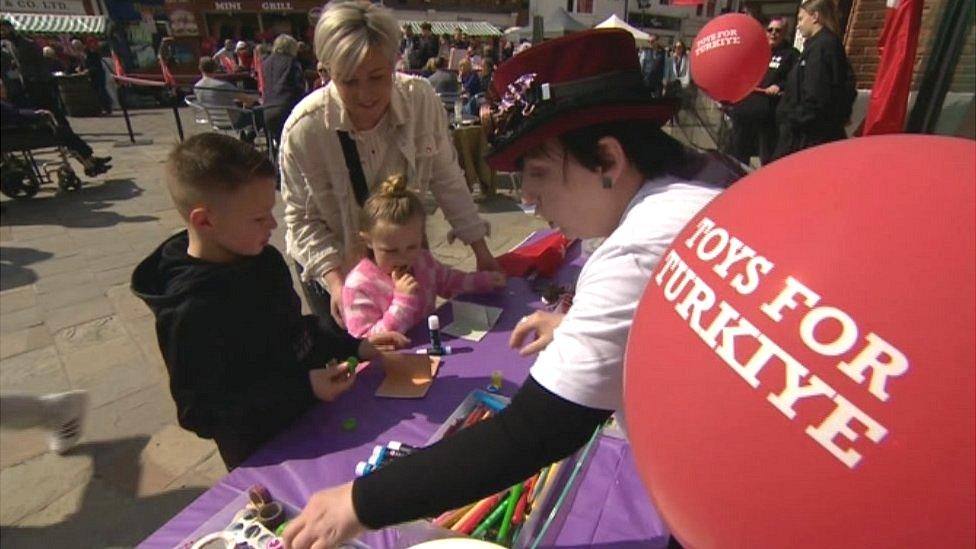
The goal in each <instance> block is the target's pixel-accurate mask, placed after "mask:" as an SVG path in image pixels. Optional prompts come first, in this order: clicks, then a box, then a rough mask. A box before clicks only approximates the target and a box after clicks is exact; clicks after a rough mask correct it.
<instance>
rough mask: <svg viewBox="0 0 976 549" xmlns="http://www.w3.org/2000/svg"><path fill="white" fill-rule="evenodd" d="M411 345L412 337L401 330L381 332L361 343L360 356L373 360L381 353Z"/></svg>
mask: <svg viewBox="0 0 976 549" xmlns="http://www.w3.org/2000/svg"><path fill="white" fill-rule="evenodd" d="M408 345H410V338H408V337H407V336H405V335H403V334H401V333H400V332H379V333H376V334H373V335H370V336H367V337H366V340H365V341H363V342H362V343H360V344H359V358H361V359H363V360H373V359H375V358H379V357H380V354H381V353H389V352H392V351H395V350H397V349H403V348H405V347H407V346H408Z"/></svg>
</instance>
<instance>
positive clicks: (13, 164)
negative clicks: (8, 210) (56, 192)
mask: <svg viewBox="0 0 976 549" xmlns="http://www.w3.org/2000/svg"><path fill="white" fill-rule="evenodd" d="M0 131H2V133H3V140H0V193H3V194H5V195H6V196H9V197H10V198H15V199H27V198H31V197H33V196H34V195H36V194H37V192H38V191H39V190H40V189H41V185H43V184H46V183H47V184H49V183H57V185H58V188H59V189H61V190H62V191H73V190H76V189H79V188H81V185H82V181H81V179H80V178H79V177H78V175H77V174H76V173H75V171H74V168H72V167H71V164H69V163H68V155H69V154H70V153H69V152H68V150H67V149H66V148H65V147H64V146H63V145H61V144H59V142H58V138H57V136H56V133H55V129H54V122H53V121H43V122H36V123H32V124H29V125H25V126H3V128H2V130H0ZM51 148H54V149H56V150H57V152H58V155H59V156H60V160H55V161H49V162H44V163H43V164H38V161H37V159H35V158H34V151H36V150H39V149H51Z"/></svg>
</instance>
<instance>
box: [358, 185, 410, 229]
mask: <svg viewBox="0 0 976 549" xmlns="http://www.w3.org/2000/svg"><path fill="white" fill-rule="evenodd" d="M416 217H419V218H420V219H426V217H427V213H426V212H425V211H424V204H423V202H421V201H420V197H419V196H417V193H415V192H413V191H411V190H409V189H407V180H406V178H405V177H403V176H402V175H394V176H391V177H389V178H387V180H386V181H384V182H383V183H381V184H380V188H379V191H378V192H376V193H374V194H373V195H372V196H370V197H369V198H367V199H366V203H365V204H363V209H362V213H361V215H360V222H359V227H360V229H361V230H362V231H363V232H366V233H368V232H369V231H371V230H373V227H375V226H376V224H377V223H378V222H380V221H383V222H385V223H389V224H391V225H406V224H407V223H409V222H410V221H411V220H413V219H414V218H416Z"/></svg>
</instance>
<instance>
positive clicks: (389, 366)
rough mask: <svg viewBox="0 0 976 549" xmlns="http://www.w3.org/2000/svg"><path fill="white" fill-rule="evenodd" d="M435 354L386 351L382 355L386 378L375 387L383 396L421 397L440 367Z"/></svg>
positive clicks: (439, 361) (378, 394)
mask: <svg viewBox="0 0 976 549" xmlns="http://www.w3.org/2000/svg"><path fill="white" fill-rule="evenodd" d="M440 363H441V359H440V357H437V356H429V355H411V354H404V353H387V354H384V355H383V370H384V371H386V378H385V379H384V380H383V383H381V384H380V386H379V387H378V388H377V389H376V396H378V397H383V398H423V397H424V395H426V394H427V390H428V389H430V386H431V385H432V384H433V383H434V376H436V375H437V369H438V368H440Z"/></svg>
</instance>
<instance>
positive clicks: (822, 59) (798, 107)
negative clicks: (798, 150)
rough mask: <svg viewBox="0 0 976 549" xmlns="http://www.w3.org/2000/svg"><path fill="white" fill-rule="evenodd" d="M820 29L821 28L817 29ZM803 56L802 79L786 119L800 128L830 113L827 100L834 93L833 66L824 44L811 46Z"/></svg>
mask: <svg viewBox="0 0 976 549" xmlns="http://www.w3.org/2000/svg"><path fill="white" fill-rule="evenodd" d="M821 32H822V31H821ZM811 49H812V50H813V51H810V52H809V54H808V55H807V57H806V65H804V66H802V67H799V69H800V70H803V71H804V72H803V82H802V83H801V84H800V88H801V89H800V90H797V91H798V93H799V101H796V103H795V104H794V106H793V109H791V110H790V112H789V121H790V123H791V124H792V125H794V126H796V127H800V128H804V127H808V126H811V125H813V124H815V123H817V122H822V121H824V120H825V119H826V118H827V117H828V115H829V114H830V108H829V103H830V101H831V98H832V97H833V96H834V94H833V88H834V82H835V78H836V77H835V73H836V72H837V70H836V67H834V66H833V65H834V64H835V63H834V60H833V59H832V56H831V55H829V52H828V51H827V48H825V47H824V44H818V45H816V47H815V48H811Z"/></svg>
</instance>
